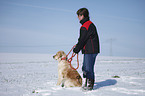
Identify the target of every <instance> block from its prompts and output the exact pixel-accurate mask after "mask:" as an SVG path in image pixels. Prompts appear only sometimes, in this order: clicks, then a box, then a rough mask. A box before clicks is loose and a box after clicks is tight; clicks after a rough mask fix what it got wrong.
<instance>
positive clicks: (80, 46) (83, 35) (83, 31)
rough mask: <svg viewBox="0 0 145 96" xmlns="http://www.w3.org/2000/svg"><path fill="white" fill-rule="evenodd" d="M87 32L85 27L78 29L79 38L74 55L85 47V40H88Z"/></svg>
mask: <svg viewBox="0 0 145 96" xmlns="http://www.w3.org/2000/svg"><path fill="white" fill-rule="evenodd" d="M88 38H89V36H88V31H87V29H86V28H85V27H82V28H81V29H80V37H79V39H78V43H77V44H76V47H75V48H74V50H73V52H74V53H79V52H80V50H81V49H83V47H84V46H85V44H86V42H87V40H88Z"/></svg>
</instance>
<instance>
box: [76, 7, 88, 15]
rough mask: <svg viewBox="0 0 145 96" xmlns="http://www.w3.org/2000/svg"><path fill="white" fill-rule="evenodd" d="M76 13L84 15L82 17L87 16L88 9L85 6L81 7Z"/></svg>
mask: <svg viewBox="0 0 145 96" xmlns="http://www.w3.org/2000/svg"><path fill="white" fill-rule="evenodd" d="M77 15H78V16H79V15H81V16H82V15H84V17H89V11H88V9H87V8H81V9H79V10H78V11H77Z"/></svg>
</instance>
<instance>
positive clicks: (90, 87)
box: [82, 79, 94, 91]
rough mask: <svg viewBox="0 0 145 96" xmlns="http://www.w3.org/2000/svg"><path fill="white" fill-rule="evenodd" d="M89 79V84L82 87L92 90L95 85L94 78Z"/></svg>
mask: <svg viewBox="0 0 145 96" xmlns="http://www.w3.org/2000/svg"><path fill="white" fill-rule="evenodd" d="M87 81H88V86H87V87H82V88H83V89H84V90H88V91H91V90H93V87H94V80H93V79H87Z"/></svg>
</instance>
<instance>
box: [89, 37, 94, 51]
mask: <svg viewBox="0 0 145 96" xmlns="http://www.w3.org/2000/svg"><path fill="white" fill-rule="evenodd" d="M90 38H91V43H92V48H93V53H94V44H93V40H92V37H91V36H90Z"/></svg>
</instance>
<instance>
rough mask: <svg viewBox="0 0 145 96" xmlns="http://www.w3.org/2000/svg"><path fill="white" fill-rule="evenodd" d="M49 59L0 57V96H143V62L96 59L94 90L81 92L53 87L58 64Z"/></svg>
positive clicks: (8, 55)
mask: <svg viewBox="0 0 145 96" xmlns="http://www.w3.org/2000/svg"><path fill="white" fill-rule="evenodd" d="M52 56H53V54H20V53H0V96H145V58H127V57H105V56H98V57H97V61H96V64H95V84H94V90H93V91H88V92H83V91H81V90H80V88H79V87H76V88H75V87H74V88H62V87H61V86H56V83H57V75H58V74H57V63H58V62H57V61H55V60H53V58H52ZM79 60H80V67H79V69H78V72H79V73H80V74H82V71H81V65H82V56H79ZM72 64H73V66H74V67H76V58H75V59H74V60H73V62H72ZM113 76H119V77H120V78H113Z"/></svg>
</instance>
